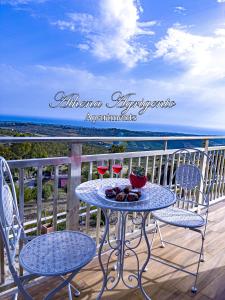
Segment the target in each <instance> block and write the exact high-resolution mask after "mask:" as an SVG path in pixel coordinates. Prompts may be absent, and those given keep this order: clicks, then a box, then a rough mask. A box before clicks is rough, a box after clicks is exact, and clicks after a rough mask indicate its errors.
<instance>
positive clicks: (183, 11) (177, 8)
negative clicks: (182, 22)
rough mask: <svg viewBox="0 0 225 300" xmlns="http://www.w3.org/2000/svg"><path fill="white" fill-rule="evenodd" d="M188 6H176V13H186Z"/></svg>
mask: <svg viewBox="0 0 225 300" xmlns="http://www.w3.org/2000/svg"><path fill="white" fill-rule="evenodd" d="M186 10H187V9H186V8H185V7H183V6H176V7H175V8H174V12H175V13H178V14H182V15H185V14H186V13H185V12H186Z"/></svg>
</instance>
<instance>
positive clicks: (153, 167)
mask: <svg viewBox="0 0 225 300" xmlns="http://www.w3.org/2000/svg"><path fill="white" fill-rule="evenodd" d="M155 160H156V157H155V155H154V156H153V162H152V178H151V182H152V183H154V182H155Z"/></svg>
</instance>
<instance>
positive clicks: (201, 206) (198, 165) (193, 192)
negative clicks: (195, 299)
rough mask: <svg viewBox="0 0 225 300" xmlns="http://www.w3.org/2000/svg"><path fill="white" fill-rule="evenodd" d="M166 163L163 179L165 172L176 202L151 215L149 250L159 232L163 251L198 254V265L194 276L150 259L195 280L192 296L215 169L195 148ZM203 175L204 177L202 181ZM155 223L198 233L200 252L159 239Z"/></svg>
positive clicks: (172, 265) (170, 264) (193, 288)
mask: <svg viewBox="0 0 225 300" xmlns="http://www.w3.org/2000/svg"><path fill="white" fill-rule="evenodd" d="M176 157H177V160H176ZM170 160H171V159H169V161H170ZM169 161H167V167H168V169H167V171H166V175H167V172H168V171H169V172H170V174H171V179H170V184H169V186H170V188H171V187H173V188H174V191H175V193H176V196H177V202H176V204H175V205H174V206H172V207H168V208H165V209H162V210H157V211H155V212H153V213H152V215H153V218H154V220H155V225H156V230H155V232H154V235H153V240H152V246H153V241H154V237H155V233H156V232H158V233H159V237H160V241H161V245H162V247H163V248H164V247H165V244H170V245H172V246H177V247H180V248H182V249H186V250H189V251H191V252H193V253H195V254H198V255H199V259H198V262H197V271H196V273H193V272H189V271H188V270H185V269H184V268H179V267H178V266H177V265H175V264H173V263H170V262H168V261H165V260H163V259H161V258H156V257H152V259H153V260H156V261H158V262H161V263H163V264H165V265H168V266H170V267H172V268H175V269H176V270H180V271H183V272H185V273H187V274H191V275H193V276H195V280H194V285H193V287H192V289H191V290H192V292H193V293H196V292H197V287H196V285H197V278H198V273H199V266H200V262H201V261H202V262H203V261H204V248H203V247H204V241H205V234H206V227H207V221H208V208H209V195H210V192H211V191H212V187H213V183H214V182H215V176H216V170H215V165H214V162H213V160H212V159H211V158H210V156H209V155H208V154H206V153H205V152H203V151H200V150H198V149H194V148H193V149H180V150H177V151H175V152H174V153H173V154H172V161H173V163H172V165H169ZM178 161H179V162H178ZM174 165H175V166H176V167H175V166H174ZM169 168H170V169H169ZM173 171H174V172H173ZM202 174H204V177H203V176H202ZM164 175H165V174H164ZM158 221H160V222H163V223H166V224H169V225H173V226H177V227H183V228H185V229H190V230H192V231H195V232H197V233H199V234H200V235H201V248H200V252H198V251H195V250H193V249H190V248H186V247H184V246H182V245H177V244H174V243H172V242H170V241H166V240H164V239H163V238H162V234H161V231H160V228H159V224H158ZM152 246H151V247H152Z"/></svg>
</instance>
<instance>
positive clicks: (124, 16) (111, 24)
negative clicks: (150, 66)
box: [52, 0, 157, 68]
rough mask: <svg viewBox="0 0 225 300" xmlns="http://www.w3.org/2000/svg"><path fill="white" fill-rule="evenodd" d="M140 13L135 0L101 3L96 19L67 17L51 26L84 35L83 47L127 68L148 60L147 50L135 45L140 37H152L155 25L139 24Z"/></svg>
mask: <svg viewBox="0 0 225 300" xmlns="http://www.w3.org/2000/svg"><path fill="white" fill-rule="evenodd" d="M142 11H143V9H142V7H141V6H140V4H139V2H136V1H135V0H123V1H114V0H101V1H100V2H99V12H98V16H97V17H94V16H92V15H90V14H81V13H70V14H68V15H67V16H68V18H69V20H68V21H57V22H53V23H52V24H53V25H56V26H58V27H59V28H60V29H70V30H72V31H74V30H78V31H80V32H82V33H83V35H84V38H85V44H86V45H88V47H89V50H90V52H91V53H92V54H94V55H95V56H96V57H98V58H99V59H101V60H110V59H117V60H118V61H120V62H122V63H123V64H124V65H126V66H127V67H129V68H132V67H134V66H135V65H136V64H137V63H138V62H144V61H146V60H147V59H149V50H148V49H147V46H145V45H143V44H141V43H140V41H138V37H140V36H141V35H145V36H151V35H153V34H154V31H153V30H152V29H151V28H152V27H153V26H155V25H156V24H157V22H156V21H145V22H141V21H140V15H141V12H142Z"/></svg>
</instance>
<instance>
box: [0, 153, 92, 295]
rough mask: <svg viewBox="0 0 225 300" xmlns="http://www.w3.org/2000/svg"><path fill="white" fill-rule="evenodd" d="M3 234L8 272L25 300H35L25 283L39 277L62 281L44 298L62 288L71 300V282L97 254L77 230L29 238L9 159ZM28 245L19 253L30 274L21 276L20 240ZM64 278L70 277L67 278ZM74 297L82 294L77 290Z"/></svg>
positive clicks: (3, 180) (2, 187)
mask: <svg viewBox="0 0 225 300" xmlns="http://www.w3.org/2000/svg"><path fill="white" fill-rule="evenodd" d="M0 232H1V235H2V239H3V242H4V246H5V249H6V254H7V258H8V262H9V269H10V272H11V274H12V277H13V279H14V282H15V284H16V285H17V287H18V290H17V292H16V293H15V295H14V299H17V298H18V292H19V293H20V294H21V295H22V297H23V299H25V300H31V299H33V298H32V297H31V295H30V294H29V293H28V292H27V290H26V287H25V284H26V282H27V281H28V280H30V279H32V278H33V277H35V276H34V275H38V276H47V277H54V276H56V277H59V278H61V279H62V282H61V283H60V284H59V285H58V286H57V287H56V288H55V289H53V290H51V291H50V292H49V293H48V294H47V295H46V296H45V297H44V299H45V300H48V299H51V298H52V297H53V296H54V295H55V294H56V293H57V292H59V291H60V290H61V289H62V288H64V287H66V286H67V287H68V295H69V299H70V300H71V299H72V295H73V294H72V291H71V284H70V282H71V280H72V279H73V278H74V276H75V275H76V274H77V273H78V272H79V271H80V270H81V268H82V267H84V266H85V265H86V264H88V263H89V262H90V261H91V260H92V258H93V256H94V255H95V252H96V245H95V242H94V241H93V240H92V239H91V238H90V237H89V236H87V235H85V234H83V233H80V232H75V231H58V232H53V233H49V234H45V235H42V236H38V237H35V238H33V239H31V240H30V239H29V238H28V237H27V236H26V235H25V233H24V229H23V226H22V224H21V221H20V216H19V210H18V205H17V199H16V193H15V187H14V183H13V179H12V174H11V172H10V169H9V166H8V164H7V162H6V160H5V159H4V158H2V157H0ZM21 240H22V241H23V242H24V243H25V246H24V247H23V248H22V250H21V252H20V254H19V263H20V265H21V266H22V267H23V268H24V269H25V270H26V271H27V272H28V274H27V275H24V276H19V275H18V271H17V268H16V264H15V257H16V253H17V248H18V245H19V242H20V241H21ZM64 275H67V276H66V277H64ZM74 294H75V296H78V295H79V291H78V290H76V289H75V293H74Z"/></svg>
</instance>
